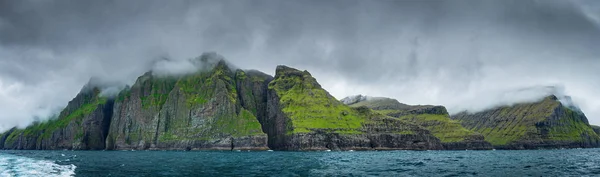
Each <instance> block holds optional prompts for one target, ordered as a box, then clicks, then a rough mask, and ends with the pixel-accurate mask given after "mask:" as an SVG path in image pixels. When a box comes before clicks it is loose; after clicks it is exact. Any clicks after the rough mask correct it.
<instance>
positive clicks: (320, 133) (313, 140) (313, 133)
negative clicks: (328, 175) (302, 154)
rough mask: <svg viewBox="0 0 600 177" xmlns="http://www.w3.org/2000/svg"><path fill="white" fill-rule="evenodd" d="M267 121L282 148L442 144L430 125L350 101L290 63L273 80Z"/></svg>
mask: <svg viewBox="0 0 600 177" xmlns="http://www.w3.org/2000/svg"><path fill="white" fill-rule="evenodd" d="M263 127H265V130H266V133H267V134H268V135H269V147H270V148H271V149H276V150H324V149H334V150H337V149H341V150H347V149H359V150H363V149H421V150H425V149H442V146H441V143H440V141H439V140H438V139H437V138H435V137H434V136H433V135H431V133H430V132H429V131H427V130H425V129H422V128H421V127H419V126H417V125H414V124H411V123H409V122H405V121H402V120H398V119H395V118H391V117H388V116H385V115H382V114H378V113H375V112H372V111H371V110H370V109H368V108H366V107H359V108H351V107H349V106H347V105H344V104H343V103H342V102H340V101H338V100H337V99H335V98H334V97H333V96H331V95H330V94H329V93H328V92H327V91H325V90H324V89H323V88H321V85H319V83H317V81H316V80H315V78H313V77H312V76H311V74H310V73H308V72H307V71H299V70H296V69H293V68H289V67H286V66H278V67H277V70H276V75H275V78H274V80H273V81H271V82H270V83H269V89H268V93H267V119H266V120H265V121H264V123H263Z"/></svg>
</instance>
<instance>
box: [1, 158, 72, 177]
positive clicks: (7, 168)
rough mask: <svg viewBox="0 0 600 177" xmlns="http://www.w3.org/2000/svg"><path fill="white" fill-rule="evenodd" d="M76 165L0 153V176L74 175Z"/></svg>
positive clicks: (57, 176) (45, 176)
mask: <svg viewBox="0 0 600 177" xmlns="http://www.w3.org/2000/svg"><path fill="white" fill-rule="evenodd" d="M75 168H77V166H75V165H73V164H70V165H59V164H56V163H54V162H52V161H49V160H36V159H31V158H27V157H21V156H15V155H10V154H3V153H0V176H1V177H5V176H6V177H13V176H14V177H17V176H44V177H62V176H75Z"/></svg>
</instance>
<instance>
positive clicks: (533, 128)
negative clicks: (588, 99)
mask: <svg viewBox="0 0 600 177" xmlns="http://www.w3.org/2000/svg"><path fill="white" fill-rule="evenodd" d="M452 118H453V119H455V120H458V121H460V122H461V124H462V125H463V126H464V127H466V128H468V129H470V130H473V131H476V132H479V133H481V134H483V135H484V136H485V139H486V140H487V141H489V142H490V143H492V145H493V146H494V147H495V148H496V149H540V148H590V147H598V146H599V145H600V137H599V136H598V134H597V133H596V132H595V131H594V130H593V128H592V127H591V126H590V125H589V123H588V120H587V118H586V117H585V115H584V114H583V113H582V112H580V111H578V110H573V109H572V108H569V107H568V106H565V105H563V104H562V103H561V102H560V101H559V100H558V98H557V97H556V96H554V95H552V96H548V97H546V98H544V99H543V100H541V101H538V102H534V103H522V104H517V105H513V106H504V107H499V108H495V109H490V110H487V111H483V112H479V113H466V112H463V113H459V114H456V115H453V116H452Z"/></svg>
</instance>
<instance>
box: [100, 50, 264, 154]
mask: <svg viewBox="0 0 600 177" xmlns="http://www.w3.org/2000/svg"><path fill="white" fill-rule="evenodd" d="M198 60H199V61H198V62H199V63H203V65H212V66H210V67H208V68H212V69H209V70H208V71H198V72H197V73H194V74H191V75H186V76H182V77H179V78H171V77H160V76H153V75H152V74H150V73H148V74H146V75H144V76H142V77H140V78H138V80H137V82H136V83H135V84H134V85H133V86H132V87H131V89H128V90H124V91H123V92H122V93H121V94H119V96H118V99H117V101H116V103H115V107H114V110H115V111H114V116H113V121H112V123H111V125H110V133H109V136H108V138H107V140H106V144H107V149H187V150H193V149H226V150H230V149H267V136H266V134H265V133H263V131H262V127H261V125H260V123H259V121H258V120H259V119H258V118H257V116H258V117H260V116H264V115H265V111H263V110H262V109H264V107H265V106H266V104H265V103H264V100H265V99H266V97H265V93H264V92H265V91H266V90H265V88H266V82H267V81H268V79H269V77H268V76H267V75H266V74H263V73H259V72H256V71H252V72H249V73H246V72H245V71H242V70H237V71H232V70H231V69H230V68H229V66H228V65H227V64H226V63H225V61H223V60H217V61H214V59H213V58H210V57H209V56H206V55H204V56H202V57H200V58H198Z"/></svg>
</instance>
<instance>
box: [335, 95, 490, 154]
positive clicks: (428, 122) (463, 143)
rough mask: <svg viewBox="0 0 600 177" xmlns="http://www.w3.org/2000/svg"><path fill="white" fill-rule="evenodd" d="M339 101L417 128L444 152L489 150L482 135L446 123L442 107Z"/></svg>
mask: <svg viewBox="0 0 600 177" xmlns="http://www.w3.org/2000/svg"><path fill="white" fill-rule="evenodd" d="M341 101H342V102H343V103H345V104H347V105H349V106H351V107H361V106H366V107H368V108H370V109H373V110H374V111H375V112H378V113H381V114H384V115H388V116H391V117H395V118H398V119H401V120H405V121H408V122H411V123H414V124H417V125H420V126H422V127H423V128H425V129H427V130H429V131H430V132H431V133H432V134H433V135H434V136H435V137H436V138H438V139H440V141H441V142H442V145H443V146H444V149H447V150H464V149H473V150H482V149H492V146H491V144H490V143H488V142H486V141H485V140H484V137H483V135H481V134H479V133H476V132H474V131H471V130H467V129H465V128H464V127H463V126H462V125H460V123H459V122H458V121H455V120H452V119H450V115H449V114H448V111H446V108H445V107H443V106H429V105H418V106H411V105H406V104H403V103H400V102H398V100H395V99H390V98H381V97H367V96H362V95H358V96H352V97H347V98H344V99H342V100H341Z"/></svg>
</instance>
